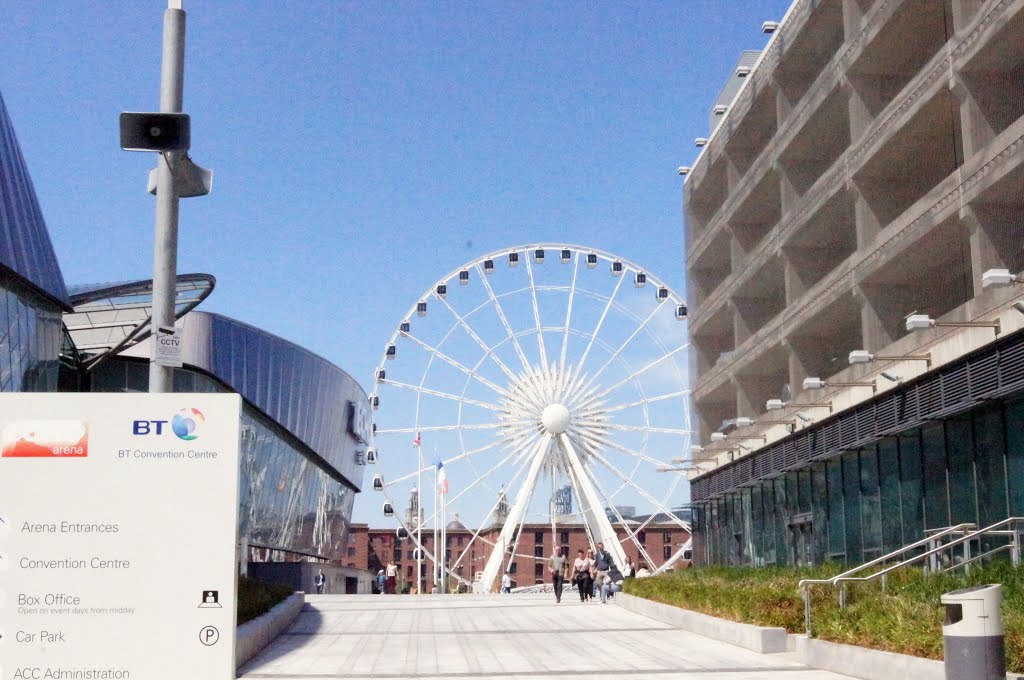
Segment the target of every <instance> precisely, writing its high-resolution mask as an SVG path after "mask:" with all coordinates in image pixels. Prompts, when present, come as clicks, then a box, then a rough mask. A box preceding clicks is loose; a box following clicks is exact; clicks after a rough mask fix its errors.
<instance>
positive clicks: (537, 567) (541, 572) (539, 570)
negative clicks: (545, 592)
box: [533, 564, 544, 579]
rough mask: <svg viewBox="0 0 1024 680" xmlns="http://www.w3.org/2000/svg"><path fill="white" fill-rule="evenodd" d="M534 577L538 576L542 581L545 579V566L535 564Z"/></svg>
mask: <svg viewBox="0 0 1024 680" xmlns="http://www.w3.org/2000/svg"><path fill="white" fill-rule="evenodd" d="M533 575H534V576H536V577H537V578H540V579H542V578H544V565H543V564H535V565H533Z"/></svg>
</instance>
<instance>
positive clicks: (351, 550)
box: [345, 548, 356, 557]
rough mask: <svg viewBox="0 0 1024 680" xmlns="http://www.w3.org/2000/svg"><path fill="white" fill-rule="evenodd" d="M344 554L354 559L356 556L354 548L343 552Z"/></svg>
mask: <svg viewBox="0 0 1024 680" xmlns="http://www.w3.org/2000/svg"><path fill="white" fill-rule="evenodd" d="M345 554H346V555H348V556H349V557H355V556H356V549H355V548H349V549H348V550H346V551H345Z"/></svg>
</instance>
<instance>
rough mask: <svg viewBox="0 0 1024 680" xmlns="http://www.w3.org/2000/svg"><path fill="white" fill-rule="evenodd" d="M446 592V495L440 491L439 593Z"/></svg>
mask: <svg viewBox="0 0 1024 680" xmlns="http://www.w3.org/2000/svg"><path fill="white" fill-rule="evenodd" d="M447 592H448V494H446V493H444V489H442V490H441V593H442V594H443V593H447Z"/></svg>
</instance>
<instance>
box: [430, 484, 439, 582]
mask: <svg viewBox="0 0 1024 680" xmlns="http://www.w3.org/2000/svg"><path fill="white" fill-rule="evenodd" d="M432 495H433V496H434V520H433V522H431V523H432V524H433V525H434V527H433V528H434V568H433V570H432V572H433V575H434V583H433V584H431V588H430V589H431V592H433V589H434V588H433V586H437V588H438V591H437V592H441V583H440V581H441V579H440V578H438V571H437V565H438V564H439V562H438V559H437V467H436V466H435V467H434V493H433V494H432Z"/></svg>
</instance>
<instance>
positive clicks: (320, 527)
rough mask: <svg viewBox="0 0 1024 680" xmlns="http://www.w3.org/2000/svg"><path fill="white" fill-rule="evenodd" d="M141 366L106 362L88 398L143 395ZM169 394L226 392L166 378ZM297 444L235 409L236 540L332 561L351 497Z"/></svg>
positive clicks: (198, 380)
mask: <svg viewBox="0 0 1024 680" xmlns="http://www.w3.org/2000/svg"><path fill="white" fill-rule="evenodd" d="M148 379H149V364H148V363H146V362H144V361H131V360H125V359H113V360H111V361H108V362H106V363H105V364H103V365H101V366H100V367H99V368H98V369H97V370H96V372H95V374H94V375H93V378H92V391H93V392H145V391H146V389H147V384H148ZM174 391H175V392H228V391H231V390H229V388H228V387H227V386H225V385H223V384H222V383H221V382H219V381H218V380H216V379H214V378H213V377H211V376H208V375H206V374H204V373H200V372H198V371H193V370H189V369H175V370H174ZM311 453H312V452H310V451H309V449H307V448H306V447H305V446H304V445H303V444H302V442H300V441H298V440H297V439H296V438H295V437H294V436H293V435H291V434H289V433H288V432H287V431H286V430H284V429H283V428H281V427H280V426H279V425H277V424H275V423H274V422H273V421H272V420H271V419H270V418H268V417H267V416H266V415H264V414H263V413H261V412H260V411H259V409H257V408H255V407H253V405H252V404H250V403H249V402H248V401H243V403H242V448H241V478H240V482H239V487H240V488H239V498H240V501H239V537H244V538H247V540H248V541H249V544H250V545H251V546H253V547H254V548H265V549H270V550H275V551H282V552H285V553H293V554H298V555H310V556H317V557H323V558H326V559H330V560H340V559H341V558H342V557H344V551H345V547H346V544H345V536H346V533H347V532H348V527H349V518H350V517H351V515H352V503H353V501H354V500H355V491H353V490H352V488H350V487H349V486H348V485H346V484H343V483H341V482H340V481H339V480H338V479H337V477H338V476H339V475H338V473H337V471H336V470H331V469H329V468H324V467H322V465H323V463H322V461H320V460H318V457H317V456H315V455H311Z"/></svg>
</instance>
